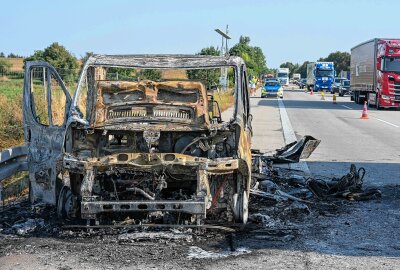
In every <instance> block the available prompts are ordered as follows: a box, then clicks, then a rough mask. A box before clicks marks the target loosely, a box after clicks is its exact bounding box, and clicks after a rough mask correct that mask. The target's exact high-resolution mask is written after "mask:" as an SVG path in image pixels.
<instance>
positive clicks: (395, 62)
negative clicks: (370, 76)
mask: <svg viewBox="0 0 400 270" xmlns="http://www.w3.org/2000/svg"><path fill="white" fill-rule="evenodd" d="M383 71H386V72H400V58H398V57H385V58H384V61H383Z"/></svg>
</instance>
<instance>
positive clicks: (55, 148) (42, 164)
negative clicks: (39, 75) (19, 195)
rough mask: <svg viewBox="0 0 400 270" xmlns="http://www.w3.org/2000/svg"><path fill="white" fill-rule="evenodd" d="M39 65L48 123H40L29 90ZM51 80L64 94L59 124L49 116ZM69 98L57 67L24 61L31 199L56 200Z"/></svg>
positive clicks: (26, 141)
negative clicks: (44, 92)
mask: <svg viewBox="0 0 400 270" xmlns="http://www.w3.org/2000/svg"><path fill="white" fill-rule="evenodd" d="M34 68H42V70H43V72H44V71H45V72H44V74H45V75H43V84H45V83H46V86H45V87H46V88H44V89H47V93H46V97H47V98H46V102H47V106H48V110H47V113H48V119H49V124H48V125H44V124H42V123H40V121H39V119H38V117H37V115H36V111H35V103H34V102H35V100H34V96H33V92H32V89H31V88H32V85H33V78H32V74H33V72H32V70H33V69H34ZM52 80H55V81H56V83H57V84H58V85H59V86H60V87H61V89H62V91H63V93H64V95H65V100H66V103H65V112H64V122H63V124H62V125H61V126H57V125H54V124H53V119H52V102H51V98H52V91H53V89H52ZM71 102H72V99H71V95H70V94H69V92H68V90H67V88H66V87H65V84H64V82H63V80H62V78H61V77H60V75H59V74H58V72H57V71H56V69H55V68H54V67H53V66H51V65H50V64H49V63H47V62H42V61H32V62H26V63H25V77H24V95H23V116H24V121H23V122H24V137H25V144H26V145H27V146H28V171H29V187H30V190H29V195H30V200H31V202H32V203H33V202H35V201H41V202H44V203H49V204H55V203H56V179H57V176H58V174H59V173H60V171H61V168H62V166H61V164H62V152H63V151H62V149H63V144H64V135H65V130H66V123H67V118H68V111H69V108H70V105H71Z"/></svg>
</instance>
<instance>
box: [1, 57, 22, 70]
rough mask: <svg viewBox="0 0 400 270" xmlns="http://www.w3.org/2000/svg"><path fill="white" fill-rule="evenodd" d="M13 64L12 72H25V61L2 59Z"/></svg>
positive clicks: (20, 59)
mask: <svg viewBox="0 0 400 270" xmlns="http://www.w3.org/2000/svg"><path fill="white" fill-rule="evenodd" d="M2 59H4V60H6V61H7V62H8V63H10V64H11V67H10V69H9V70H10V71H23V70H24V59H23V58H2Z"/></svg>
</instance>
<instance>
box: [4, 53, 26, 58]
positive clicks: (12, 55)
mask: <svg viewBox="0 0 400 270" xmlns="http://www.w3.org/2000/svg"><path fill="white" fill-rule="evenodd" d="M7 58H24V57H23V56H21V55H18V54H13V53H9V54H8V56H7Z"/></svg>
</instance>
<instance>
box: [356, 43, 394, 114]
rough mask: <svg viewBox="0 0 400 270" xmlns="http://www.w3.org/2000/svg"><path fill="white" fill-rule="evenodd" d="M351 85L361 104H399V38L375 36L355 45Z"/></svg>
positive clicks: (357, 101)
mask: <svg viewBox="0 0 400 270" xmlns="http://www.w3.org/2000/svg"><path fill="white" fill-rule="evenodd" d="M350 88H351V90H352V92H353V95H352V97H351V98H352V100H354V101H355V102H356V103H358V104H362V103H363V102H364V101H367V102H368V105H369V106H375V107H376V108H377V109H378V110H379V109H381V108H390V107H392V108H397V107H400V39H391V38H374V39H371V40H368V41H366V42H363V43H361V44H359V45H357V46H355V47H353V48H352V49H351V58H350Z"/></svg>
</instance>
